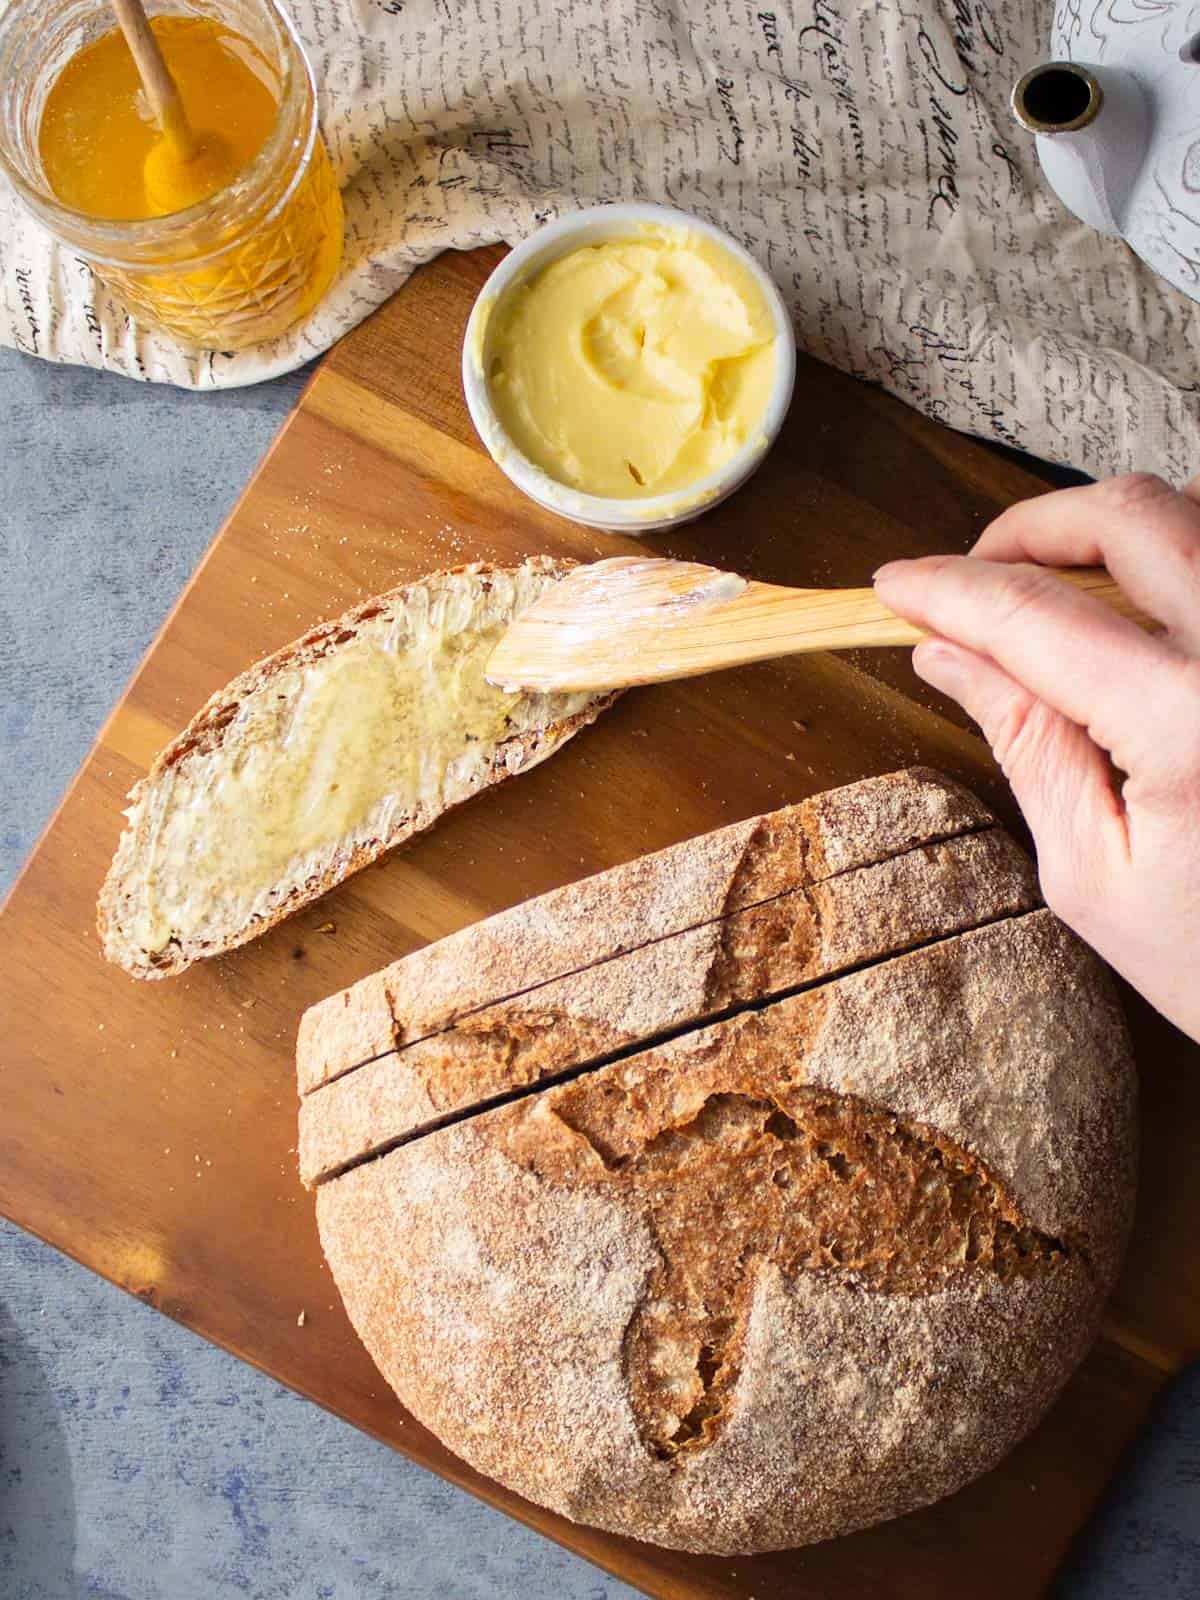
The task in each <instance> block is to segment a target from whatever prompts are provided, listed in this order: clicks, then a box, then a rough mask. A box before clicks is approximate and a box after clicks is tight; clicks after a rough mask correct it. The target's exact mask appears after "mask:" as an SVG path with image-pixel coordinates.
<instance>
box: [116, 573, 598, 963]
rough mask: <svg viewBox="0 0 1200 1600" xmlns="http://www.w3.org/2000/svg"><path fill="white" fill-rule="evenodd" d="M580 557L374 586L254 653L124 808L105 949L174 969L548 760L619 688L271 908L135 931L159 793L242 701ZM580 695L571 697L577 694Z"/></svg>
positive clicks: (496, 751) (333, 862)
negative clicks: (219, 921)
mask: <svg viewBox="0 0 1200 1600" xmlns="http://www.w3.org/2000/svg"><path fill="white" fill-rule="evenodd" d="M574 564H575V563H574V562H571V561H553V560H551V559H550V558H548V557H534V558H531V559H530V560H529V561H526V562H525V563H523V564H522V566H520V567H517V568H503V567H498V566H495V565H490V564H486V563H475V564H472V565H469V566H462V567H457V568H454V569H453V570H452V571H448V572H441V573H433V574H431V575H430V576H429V577H427V578H423V579H421V580H420V581H419V582H417V583H410V584H405V585H402V586H400V587H398V588H395V589H391V590H389V591H387V592H386V593H384V594H381V595H376V596H374V597H373V598H371V599H370V600H366V601H364V602H362V603H361V604H359V605H357V606H355V607H354V608H353V609H351V610H350V611H347V612H346V613H345V614H344V615H343V616H341V617H339V618H336V619H335V620H334V621H331V622H327V623H323V624H321V625H320V626H319V627H317V628H314V629H312V630H311V631H310V632H308V633H306V634H305V635H303V637H302V638H300V639H297V640H295V641H294V642H293V643H291V644H289V645H286V646H284V647H283V649H281V650H278V651H276V652H275V653H274V654H273V655H270V656H267V657H266V658H264V659H263V660H261V661H258V662H256V663H255V664H254V666H252V667H250V668H248V669H247V670H246V671H245V672H243V673H241V674H240V675H239V676H238V677H236V678H234V679H233V680H232V682H230V683H229V684H227V685H226V686H225V687H224V688H223V689H220V690H218V691H217V693H216V694H214V695H212V696H211V698H210V699H209V700H208V701H207V702H206V704H205V705H204V706H203V707H202V708H201V709H200V711H199V712H197V714H196V715H195V716H194V717H193V718H192V720H191V722H189V723H188V725H187V727H186V728H185V729H184V730H183V732H182V733H180V734H179V735H178V736H177V737H176V738H175V739H173V740H172V741H171V742H170V744H168V745H167V746H166V747H165V749H163V750H162V751H160V752H159V754H158V756H157V757H156V759H155V761H154V764H153V765H152V767H151V769H150V771H149V773H148V774H147V776H146V777H145V778H144V779H142V780H140V781H139V782H138V783H137V784H135V785H134V787H133V789H132V790H131V791H130V794H129V799H130V802H131V803H130V807H129V809H128V811H127V812H126V816H127V817H128V819H129V826H127V827H126V829H125V831H124V832H123V833H122V836H121V839H120V842H119V844H118V846H117V850H116V854H115V856H114V858H113V862H112V865H111V867H110V869H109V872H108V875H107V877H106V878H105V881H104V884H103V886H102V888H101V890H100V896H99V901H98V905H97V929H98V931H99V935H100V943H101V948H102V950H103V953H104V955H105V957H106V958H107V959H108V960H109V961H113V962H115V963H117V964H118V965H119V966H121V967H123V968H124V969H125V970H126V971H127V972H129V973H130V974H131V975H132V976H134V977H137V978H150V979H153V978H165V977H170V976H173V975H174V974H176V973H179V972H182V971H183V970H184V969H185V968H186V967H188V966H190V965H191V964H192V963H193V962H194V961H197V960H200V959H202V958H205V957H209V956H214V955H220V954H223V953H224V952H226V951H229V950H233V949H236V948H237V947H238V946H239V945H243V944H246V943H248V942H249V941H250V940H251V939H255V938H257V937H258V936H259V935H260V934H263V933H266V932H267V931H268V930H269V929H270V928H273V927H274V926H276V924H277V923H279V922H282V921H283V920H284V919H285V918H286V917H289V916H291V915H292V914H293V913H294V912H296V911H299V910H301V909H302V908H303V907H304V906H306V905H309V904H311V903H312V902H313V901H314V900H317V899H319V898H320V897H321V896H322V895H323V894H326V893H328V892H329V890H330V889H333V888H335V887H336V886H337V885H338V884H340V883H342V882H344V880H345V879H346V878H349V877H351V876H352V875H353V874H354V873H356V872H359V871H361V870H362V869H363V868H364V867H367V866H369V865H370V864H371V863H372V862H374V861H377V860H378V859H379V858H380V857H381V856H383V855H386V854H387V853H388V852H389V851H391V850H394V849H396V847H397V846H398V845H400V844H403V843H404V842H405V841H406V840H408V839H410V838H412V837H413V835H415V834H417V833H420V832H423V831H424V830H425V829H426V828H429V827H431V826H432V825H433V824H434V823H435V822H436V821H437V820H438V819H439V817H441V816H442V815H444V814H445V812H446V811H448V810H451V809H453V808H454V807H456V806H457V805H460V804H462V803H463V802H464V801H466V800H468V799H470V798H471V797H472V796H473V795H474V794H477V793H479V792H480V791H481V790H483V789H485V788H488V787H491V786H492V785H494V784H496V783H500V782H502V781H503V780H504V779H505V778H508V777H512V776H514V775H515V774H517V773H519V772H523V771H525V770H526V769H527V768H529V767H532V766H536V765H537V764H538V762H540V761H544V760H545V759H546V758H547V757H548V756H550V755H553V753H554V752H555V751H556V750H557V749H558V748H559V746H560V745H562V744H564V743H565V742H566V741H567V740H568V739H570V738H571V737H572V736H573V735H574V734H576V733H577V732H579V730H580V729H581V728H583V727H586V726H587V725H588V724H589V723H591V722H593V721H594V720H595V719H596V717H597V716H599V714H600V712H601V711H603V710H604V709H606V707H607V706H609V705H610V704H611V703H612V701H613V699H615V698H616V697H615V696H614V695H601V696H596V697H594V698H593V699H591V700H590V701H589V702H587V703H586V704H584V705H583V706H581V707H580V708H579V709H578V710H576V711H574V712H572V713H571V714H570V715H566V716H562V717H560V718H557V719H556V720H552V721H550V722H549V723H548V724H547V725H545V726H542V727H535V728H531V729H526V730H523V731H519V732H517V733H515V734H513V735H512V736H510V737H508V738H506V739H504V740H503V741H502V742H500V743H499V744H497V745H496V746H495V747H494V748H493V750H492V752H491V754H490V756H489V757H488V759H487V761H486V764H485V765H484V767H483V768H482V769H481V770H480V771H479V772H478V773H476V774H475V775H473V776H472V777H471V778H470V779H469V780H466V781H461V782H459V781H449V780H448V781H447V784H446V786H445V789H444V791H443V792H442V793H441V794H440V795H439V797H438V799H437V801H436V802H434V803H419V804H417V805H416V806H415V807H414V808H413V809H412V810H411V811H409V812H407V813H404V814H401V815H399V816H398V817H395V818H393V819H392V820H391V821H390V822H389V824H388V826H387V827H386V828H385V829H384V830H382V831H381V833H380V835H379V836H378V837H375V838H371V839H368V840H365V841H362V842H359V843H358V844H354V845H351V844H350V843H348V842H347V841H345V840H342V841H338V842H337V843H336V844H333V845H330V846H329V847H328V848H327V849H324V850H323V852H322V856H321V860H320V861H319V862H318V863H316V864H313V865H312V866H311V870H306V872H305V875H304V877H303V878H302V879H301V880H300V881H292V882H288V881H284V882H281V883H277V884H276V885H275V886H274V887H273V888H272V890H271V891H269V893H268V894H267V895H266V897H265V905H264V907H263V908H262V909H260V910H258V911H256V912H255V913H254V914H253V915H252V916H251V917H250V918H249V920H248V921H246V922H244V923H242V924H240V925H238V926H233V927H225V928H222V929H220V930H219V931H210V932H208V933H207V934H206V935H205V936H201V937H193V938H187V939H178V938H173V939H172V940H171V941H170V942H169V943H168V944H167V945H166V946H165V947H164V948H161V949H155V950H148V949H146V948H144V947H143V946H142V945H141V944H140V943H139V942H138V939H137V935H136V933H135V932H134V931H133V925H134V923H135V921H136V913H137V909H138V892H139V891H138V882H137V871H138V868H139V866H140V864H141V863H142V862H143V861H144V860H145V858H146V856H147V853H148V851H149V848H150V843H151V840H152V838H153V833H154V828H155V826H156V819H155V816H154V810H155V806H154V802H155V798H156V794H157V792H158V790H159V788H160V786H161V785H162V783H163V780H164V778H166V777H167V776H168V775H169V774H171V773H172V772H173V770H174V769H176V768H177V767H179V766H180V765H181V764H183V763H186V762H187V761H188V759H189V757H192V756H195V755H197V754H200V755H208V754H210V753H212V752H214V751H216V750H219V749H221V748H222V745H223V741H224V740H225V738H226V734H227V730H229V729H230V728H231V727H233V726H235V720H234V719H235V718H236V715H237V712H238V709H239V707H240V705H241V704H242V702H243V701H244V700H246V699H247V698H248V697H249V696H251V695H253V694H255V693H257V692H258V691H260V690H262V688H263V687H264V686H265V685H268V684H270V683H271V681H272V680H273V679H275V678H277V677H279V676H280V674H282V673H284V672H287V671H290V670H291V669H295V668H304V667H305V666H307V665H309V664H311V663H314V662H316V661H318V660H320V659H322V658H324V657H325V656H327V655H329V654H331V653H333V652H336V651H337V650H338V649H339V648H340V647H341V646H342V645H344V644H346V643H347V642H349V641H350V640H351V639H353V638H354V637H355V635H356V631H357V630H358V629H359V628H360V627H362V626H363V625H364V624H367V623H373V622H374V621H375V620H376V619H378V618H380V617H382V616H394V617H395V618H397V619H398V621H399V622H403V620H404V617H405V614H406V613H409V612H411V611H412V610H413V609H414V608H415V607H417V606H421V607H424V608H425V610H426V611H430V610H432V609H433V608H434V607H435V606H436V605H437V604H438V602H439V600H441V599H442V598H443V597H444V596H445V595H446V594H447V593H449V591H450V590H451V589H452V588H453V587H455V586H457V588H459V589H461V588H463V587H464V585H467V584H470V585H471V586H473V588H474V590H475V591H476V592H477V595H478V601H477V604H478V605H479V607H480V608H481V609H486V607H487V605H488V599H487V597H488V595H489V594H490V592H491V590H492V587H493V586H494V585H495V584H496V583H497V580H503V579H509V580H511V581H512V584H513V586H514V588H515V587H516V586H517V585H518V584H519V583H521V582H526V583H527V582H530V581H535V580H537V579H544V580H546V581H554V580H555V579H557V578H558V577H560V576H562V575H563V574H564V573H565V572H566V571H568V570H569V569H570V567H572V566H573V565H574ZM560 698H561V697H560ZM579 699H580V697H578V696H576V697H573V700H574V701H578V700H579Z"/></svg>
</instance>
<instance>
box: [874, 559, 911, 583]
mask: <svg viewBox="0 0 1200 1600" xmlns="http://www.w3.org/2000/svg"><path fill="white" fill-rule="evenodd" d="M904 565H906V563H905V562H903V561H885V562H884V564H883V566H881V567H879V568H877V569H876V570H875V571H874V572H873V573H872V574H871V582H872V583H886V582H887V581H888V579H889V578H891V577H894V576H895V574H896V573H897V572H899V570H900V568H901V567H903V566H904Z"/></svg>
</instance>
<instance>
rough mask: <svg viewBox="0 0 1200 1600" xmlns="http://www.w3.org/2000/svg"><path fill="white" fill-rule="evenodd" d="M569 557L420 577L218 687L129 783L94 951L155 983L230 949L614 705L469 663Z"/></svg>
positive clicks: (539, 757)
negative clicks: (530, 690)
mask: <svg viewBox="0 0 1200 1600" xmlns="http://www.w3.org/2000/svg"><path fill="white" fill-rule="evenodd" d="M571 564H572V563H569V562H563V563H558V562H554V561H551V560H549V559H547V558H544V557H542V558H535V559H532V560H529V561H526V562H525V563H524V564H523V565H521V566H519V567H515V568H503V567H492V566H486V565H474V566H469V567H461V568H458V569H456V570H455V571H452V572H443V573H435V574H433V575H431V576H430V577H427V578H424V579H422V580H420V581H419V582H417V583H412V584H407V585H405V586H404V587H402V588H398V589H393V590H391V591H389V592H388V593H386V594H382V595H379V596H377V597H376V598H374V599H372V600H368V601H366V602H365V603H364V604H362V605H360V606H357V607H356V608H355V609H354V610H353V611H350V612H348V613H347V614H346V615H345V616H343V617H341V618H339V619H338V620H336V621H334V622H330V623H327V624H325V625H324V626H322V627H319V628H316V629H314V630H313V631H312V632H311V633H308V634H306V635H305V636H304V637H303V638H301V639H299V640H297V641H296V642H295V643H294V644H291V645H288V646H286V647H285V648H284V649H283V650H280V651H278V652H277V653H276V654H275V655H273V656H269V657H267V658H266V659H265V660H263V661H260V662H258V663H257V664H256V665H255V666H253V667H251V668H250V669H249V670H248V671H246V672H244V673H242V674H241V675H240V676H239V677H237V678H235V679H234V680H233V682H232V683H230V684H229V685H228V686H227V687H226V688H224V689H222V690H220V691H219V692H218V693H217V694H215V695H214V696H213V697H212V698H211V699H210V700H209V702H208V704H207V705H206V706H204V707H203V709H202V710H201V711H200V712H199V713H198V714H197V715H196V716H195V717H194V718H193V719H192V721H191V722H190V723H189V724H188V726H187V727H186V728H185V729H184V730H183V732H182V733H181V734H180V735H179V736H178V738H176V739H174V740H173V741H172V742H171V743H170V744H169V745H168V746H167V747H166V749H165V750H163V751H162V752H161V753H160V755H159V756H158V758H157V759H156V760H155V762H154V765H153V767H152V768H151V770H150V772H149V774H148V776H147V777H146V778H145V779H144V780H143V781H142V782H140V783H138V784H137V785H136V786H135V787H134V789H133V790H132V791H131V794H130V800H131V802H132V804H131V806H130V808H129V810H128V812H127V813H126V815H127V817H128V819H129V825H128V827H127V828H126V830H125V832H124V834H123V835H122V838H121V841H120V844H119V845H118V847H117V852H116V856H115V858H114V860H113V863H112V867H111V868H110V870H109V873H108V877H107V878H106V880H105V883H104V886H103V888H102V890H101V892H100V900H99V907H98V927H99V931H100V938H101V945H102V948H103V951H104V954H105V956H106V957H107V958H108V959H109V960H110V961H114V962H116V963H117V964H118V965H120V966H122V967H124V968H125V970H126V971H127V972H130V973H131V974H133V976H135V977H138V978H161V977H166V976H169V975H171V974H174V973H177V972H181V971H183V969H184V968H185V967H187V966H190V965H191V963H192V962H194V961H197V960H199V959H200V958H202V957H205V956H213V955H218V954H221V953H222V952H224V951H227V950H231V949H233V948H234V947H235V946H237V945H240V944H244V943H246V941H247V940H249V939H253V938H254V937H256V935H258V934H260V933H263V932H265V931H266V930H267V929H268V928H270V927H272V926H273V925H274V924H275V923H277V922H279V921H281V920H282V919H283V918H284V917H287V916H289V915H291V913H292V912H294V911H297V910H299V909H300V908H301V907H302V906H305V905H307V904H309V903H310V902H311V901H313V900H315V899H317V898H318V897H319V896H320V895H322V894H324V893H325V892H326V891H327V890H329V889H331V888H333V887H334V886H335V885H337V884H339V883H341V882H342V881H343V879H345V878H347V877H349V876H350V874H351V873H354V872H357V871H358V870H359V869H360V868H362V867H365V866H367V865H368V864H369V863H370V862H372V861H375V860H376V859H378V857H379V856H381V855H383V854H385V853H386V852H387V851H389V850H391V849H393V848H395V846H396V845H398V844H400V843H402V842H403V841H404V840H406V839H408V838H411V836H412V835H413V834H415V833H419V832H421V831H422V830H423V829H425V828H428V827H430V826H431V825H432V824H433V823H434V822H436V821H437V819H438V818H439V817H440V816H441V815H442V814H443V813H444V812H446V811H448V810H449V809H450V808H451V807H453V806H456V805H458V804H460V803H461V802H462V801H464V800H467V799H469V798H470V797H471V796H472V795H473V794H476V793H478V792H479V791H480V790H482V789H485V788H488V787H490V786H491V785H492V784H496V783H499V782H501V781H502V780H503V779H505V778H508V777H511V776H513V775H514V774H515V773H518V772H521V771H523V770H524V769H525V768H527V767H531V766H535V765H536V764H537V763H538V762H539V761H544V760H545V758H546V757H547V756H549V755H552V754H553V753H554V751H555V750H557V749H558V747H559V746H560V745H561V744H563V743H564V742H565V741H566V740H567V739H569V738H570V737H571V736H572V734H574V733H576V732H577V731H578V730H579V729H580V728H582V727H584V726H585V725H586V724H587V723H589V722H591V721H592V720H593V719H594V718H595V717H596V716H597V715H598V714H599V712H600V711H602V710H603V709H604V708H605V707H606V706H607V705H608V704H610V703H611V700H612V698H613V697H612V696H589V695H543V694H519V693H509V692H505V691H501V690H499V689H496V688H493V687H492V686H491V685H490V684H488V683H487V682H486V681H485V678H484V666H485V664H486V661H487V658H488V656H489V654H490V653H491V650H492V648H493V646H494V645H495V643H496V641H497V639H498V638H499V637H500V635H501V633H502V632H503V631H504V629H505V628H506V627H507V625H508V624H509V622H510V621H511V620H512V618H513V617H514V616H516V615H517V614H518V613H519V612H520V611H522V610H524V609H525V608H526V607H527V606H529V605H531V604H532V603H533V602H534V601H535V600H536V599H537V598H538V597H539V596H540V595H541V594H543V593H544V592H545V590H546V589H547V588H548V587H549V586H550V585H551V584H553V583H556V582H557V581H558V579H559V578H561V577H562V575H563V574H564V573H565V572H566V571H567V570H568V568H569V566H570V565H571Z"/></svg>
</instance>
